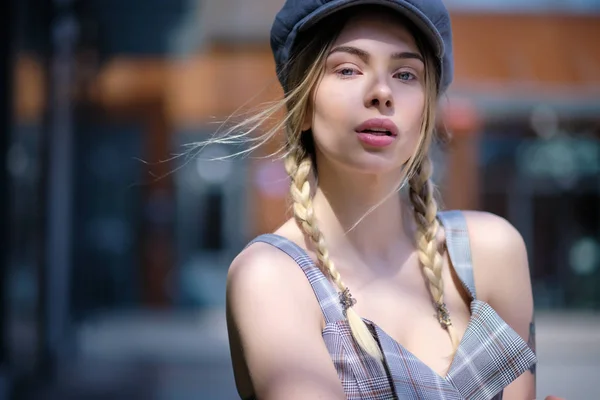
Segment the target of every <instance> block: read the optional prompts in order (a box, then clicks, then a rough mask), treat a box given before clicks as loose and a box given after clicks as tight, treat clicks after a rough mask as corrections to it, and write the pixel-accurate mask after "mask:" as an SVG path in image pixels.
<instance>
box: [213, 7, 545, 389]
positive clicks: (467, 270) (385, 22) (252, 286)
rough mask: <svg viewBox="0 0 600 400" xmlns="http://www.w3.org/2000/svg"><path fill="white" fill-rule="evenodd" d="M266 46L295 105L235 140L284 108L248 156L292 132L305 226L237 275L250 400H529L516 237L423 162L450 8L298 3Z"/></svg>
mask: <svg viewBox="0 0 600 400" xmlns="http://www.w3.org/2000/svg"><path fill="white" fill-rule="evenodd" d="M271 44H272V48H273V51H274V55H275V61H276V66H277V72H278V77H279V80H280V82H281V84H282V86H283V88H284V91H285V98H284V99H283V100H282V101H281V102H280V103H278V104H276V105H275V106H273V107H272V108H271V109H269V110H266V111H265V112H264V113H262V114H260V115H257V116H256V117H254V118H251V119H250V120H248V121H244V122H242V123H241V124H240V125H238V126H236V127H234V129H233V130H232V132H234V131H235V132H238V131H239V130H240V129H242V128H245V131H244V133H243V134H242V135H246V134H249V133H251V132H252V131H253V130H256V127H258V126H259V125H260V124H261V123H262V122H264V121H267V120H269V119H271V117H273V116H275V115H279V112H280V111H281V110H285V112H284V114H285V115H284V119H283V121H282V123H281V126H275V127H274V128H273V129H272V130H270V131H268V132H266V133H265V134H264V135H262V136H258V137H257V136H253V139H249V140H251V141H258V142H262V141H265V140H268V139H270V138H271V137H272V136H273V135H275V134H276V132H277V131H278V130H279V128H281V127H284V128H285V129H284V130H285V151H286V153H285V168H286V170H287V173H288V174H289V176H290V179H291V189H290V194H291V199H292V200H293V213H294V217H293V218H291V219H290V220H289V221H287V222H286V223H285V224H284V225H283V226H281V227H280V228H279V229H278V230H277V231H276V232H274V233H273V234H268V235H263V236H260V237H258V238H257V239H255V240H254V241H252V243H250V244H249V245H248V246H247V247H246V248H245V249H244V251H242V253H241V254H239V256H238V257H237V258H236V259H235V260H234V261H233V263H232V265H231V267H230V271H229V276H228V286H227V321H228V330H229V335H230V345H231V354H232V360H233V365H234V371H235V378H236V384H237V388H238V392H239V394H240V396H241V397H242V398H244V399H252V398H257V399H260V400H267V399H268V400H271V399H287V400H294V399H345V398H348V399H393V398H399V399H500V398H502V397H503V396H504V397H503V398H504V399H533V398H535V363H536V358H535V355H534V348H535V345H534V343H535V339H534V329H533V300H532V294H531V284H530V278H529V269H528V265H527V254H526V249H525V246H524V243H523V240H522V238H521V236H520V235H519V233H518V232H517V231H516V230H515V229H514V228H513V227H512V226H511V225H510V224H509V223H508V222H507V221H505V220H504V219H502V218H499V217H497V216H494V215H491V214H488V213H483V212H471V211H469V212H467V211H465V212H460V211H450V212H439V211H438V205H437V203H436V200H435V197H434V190H435V189H434V186H433V183H432V182H431V175H432V162H431V160H430V158H429V156H428V151H429V148H430V144H431V142H432V140H433V138H434V131H435V125H436V122H435V116H436V106H437V103H438V99H439V98H440V96H441V95H443V94H444V92H445V90H446V89H447V87H448V86H449V84H450V82H451V81H452V68H453V67H452V65H453V63H452V62H453V61H452V43H451V31H450V19H449V16H448V13H447V10H446V9H445V7H444V6H443V4H442V3H441V2H440V1H439V0H372V1H360V0H356V1H352V0H329V1H327V0H287V1H286V2H285V5H284V6H283V8H282V10H281V11H280V12H279V14H278V15H277V17H276V20H275V23H274V25H273V29H272V36H271ZM218 140H220V139H215V141H218ZM253 143H254V142H253ZM455 190H461V188H458V187H457V188H455Z"/></svg>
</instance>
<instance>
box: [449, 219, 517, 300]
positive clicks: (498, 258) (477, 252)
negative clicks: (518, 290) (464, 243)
mask: <svg viewBox="0 0 600 400" xmlns="http://www.w3.org/2000/svg"><path fill="white" fill-rule="evenodd" d="M461 212H462V214H463V216H464V219H465V223H466V226H467V231H468V235H469V242H470V247H471V258H472V264H473V270H474V279H475V284H476V287H477V293H478V297H482V298H483V299H486V298H487V299H490V300H491V299H493V298H494V297H497V295H498V293H499V291H501V290H502V288H503V286H505V285H506V286H509V285H512V284H514V282H515V280H516V279H520V280H521V282H523V284H525V285H529V265H528V261H527V249H526V246H525V242H524V241H523V237H522V236H521V234H520V233H519V231H518V230H517V229H516V228H515V227H514V226H513V224H511V223H510V222H509V221H507V220H506V219H505V218H503V217H501V216H498V215H495V214H493V213H490V212H484V211H471V210H461Z"/></svg>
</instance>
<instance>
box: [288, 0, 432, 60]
mask: <svg viewBox="0 0 600 400" xmlns="http://www.w3.org/2000/svg"><path fill="white" fill-rule="evenodd" d="M362 5H378V6H385V7H389V8H390V9H392V10H394V11H395V12H397V13H399V14H401V15H402V16H404V17H406V18H407V19H409V20H410V21H411V22H412V23H414V24H415V26H416V27H417V28H418V29H419V30H420V31H421V32H422V33H423V35H425V36H426V38H427V39H428V42H429V43H430V44H431V46H433V50H434V51H435V54H436V56H437V57H439V58H440V59H441V58H442V57H443V55H444V42H443V40H442V37H441V36H440V34H439V33H438V32H437V30H436V28H435V26H434V25H433V22H432V21H430V20H429V19H428V18H427V17H426V16H425V15H424V14H423V13H422V12H421V11H420V10H418V9H417V8H416V7H415V6H413V5H412V4H410V3H409V2H408V1H403V0H334V1H330V2H328V3H326V4H325V5H323V6H322V7H319V9H317V10H316V11H314V12H313V13H312V14H309V15H308V16H306V17H305V18H304V20H303V21H302V23H301V25H300V26H299V27H298V31H299V32H302V31H305V30H307V29H309V28H311V27H313V26H314V25H316V24H317V23H318V22H319V21H321V20H323V19H325V18H326V17H328V16H330V15H332V14H334V13H336V12H338V11H340V10H343V9H346V8H350V7H356V6H362Z"/></svg>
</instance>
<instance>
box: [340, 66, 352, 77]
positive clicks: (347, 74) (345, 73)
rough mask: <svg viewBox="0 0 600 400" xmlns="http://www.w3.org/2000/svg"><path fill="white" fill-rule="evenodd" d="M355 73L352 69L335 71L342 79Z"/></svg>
mask: <svg viewBox="0 0 600 400" xmlns="http://www.w3.org/2000/svg"><path fill="white" fill-rule="evenodd" d="M355 73H356V71H355V70H354V69H352V68H342V69H339V70H338V71H337V74H338V75H340V76H342V77H348V76H352V75H355Z"/></svg>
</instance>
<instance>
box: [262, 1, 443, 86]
mask: <svg viewBox="0 0 600 400" xmlns="http://www.w3.org/2000/svg"><path fill="white" fill-rule="evenodd" d="M359 5H378V6H387V7H389V8H390V9H392V10H393V11H396V12H398V13H400V14H401V15H403V16H404V17H406V18H408V19H409V20H410V21H412V22H413V23H414V24H415V26H416V27H417V29H419V31H420V32H421V33H422V34H423V36H424V37H425V39H426V40H427V41H428V43H429V44H430V46H431V47H432V49H433V51H434V53H435V56H436V60H437V63H438V65H437V66H438V68H439V70H440V77H441V78H440V82H439V90H438V93H439V94H442V93H444V92H445V91H446V89H448V86H450V83H451V82H452V77H453V72H454V71H453V69H454V65H453V64H454V62H453V57H452V30H451V25H450V15H449V14H448V10H447V9H446V7H445V6H444V4H443V3H442V1H441V0H286V2H285V4H284V5H283V8H282V9H281V10H280V11H279V13H278V14H277V16H276V17H275V22H274V23H273V27H272V28H271V49H272V50H273V55H274V57H275V65H276V68H277V76H278V78H279V82H281V85H282V86H283V87H284V88H285V87H286V83H285V81H286V76H285V75H286V74H285V71H284V69H285V67H286V65H287V63H288V60H289V58H290V55H291V52H292V49H293V48H294V45H295V44H296V39H297V38H298V36H301V35H302V32H304V31H306V30H307V29H309V28H311V27H312V26H314V25H315V24H316V23H317V22H319V21H321V20H322V19H323V18H325V17H328V16H330V15H332V14H334V13H336V12H337V11H340V10H343V9H346V8H348V7H352V6H359Z"/></svg>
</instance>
